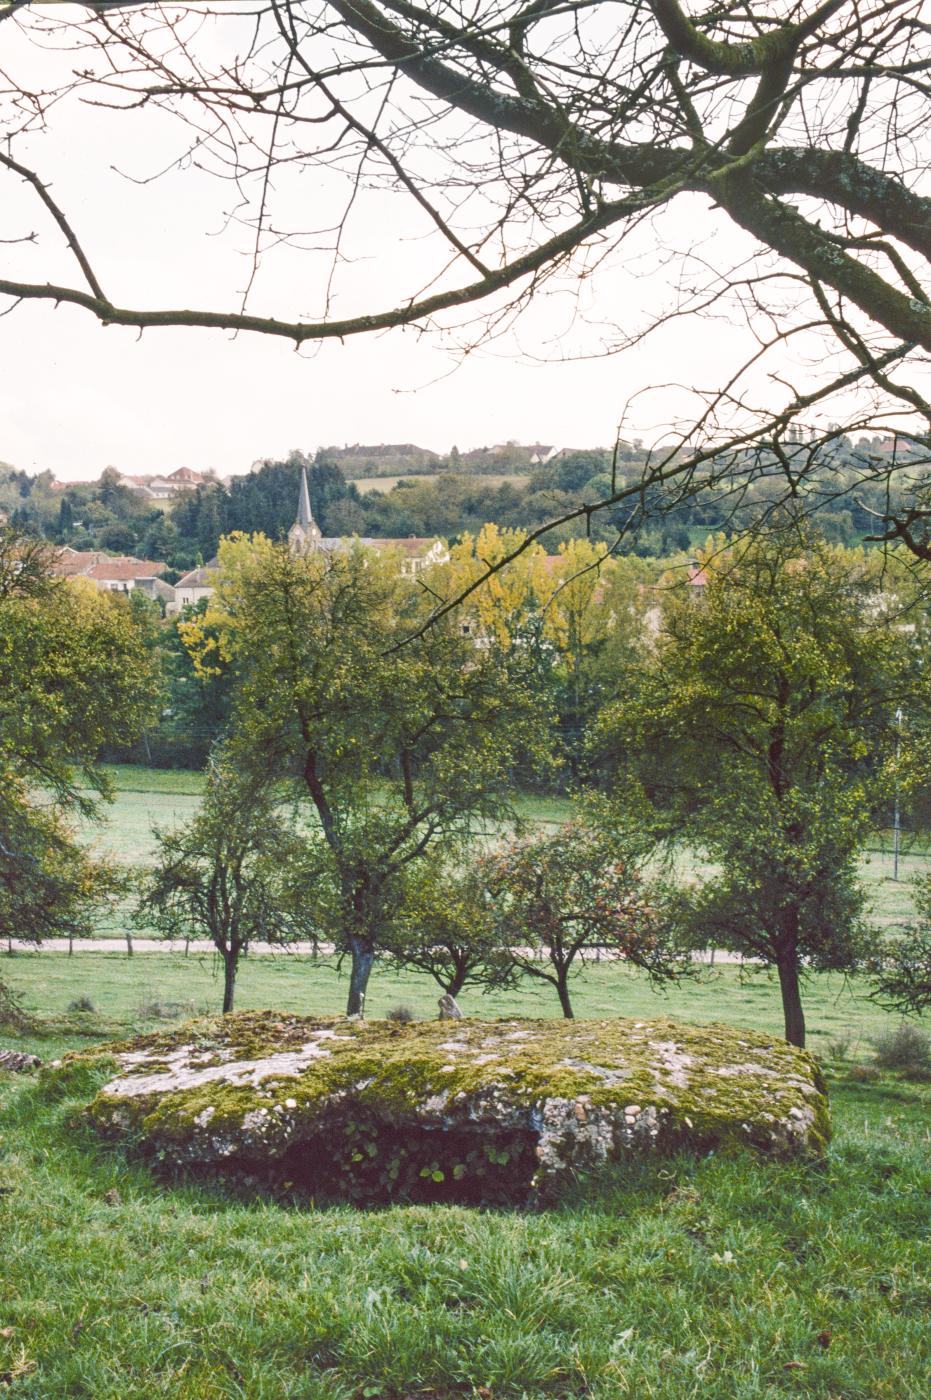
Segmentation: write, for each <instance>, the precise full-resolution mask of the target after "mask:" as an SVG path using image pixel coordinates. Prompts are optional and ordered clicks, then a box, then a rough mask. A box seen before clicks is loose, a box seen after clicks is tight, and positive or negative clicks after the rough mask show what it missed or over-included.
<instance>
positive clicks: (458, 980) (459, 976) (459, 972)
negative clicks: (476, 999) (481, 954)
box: [443, 963, 468, 998]
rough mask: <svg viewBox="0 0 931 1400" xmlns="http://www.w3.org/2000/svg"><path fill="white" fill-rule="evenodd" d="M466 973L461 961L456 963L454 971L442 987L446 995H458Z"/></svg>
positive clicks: (466, 969) (464, 981)
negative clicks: (446, 983)
mask: <svg viewBox="0 0 931 1400" xmlns="http://www.w3.org/2000/svg"><path fill="white" fill-rule="evenodd" d="M467 973H468V968H466V967H464V966H463V965H462V963H459V964H457V966H456V971H455V972H454V973H453V975H452V977H451V978H450V979H449V983H448V985H446V986H444V987H443V991H444V992H446V993H447V995H448V996H451V997H453V998H455V997H458V995H459V993H460V992H461V991H462V989H463V987H464V986H465V983H466V975H467Z"/></svg>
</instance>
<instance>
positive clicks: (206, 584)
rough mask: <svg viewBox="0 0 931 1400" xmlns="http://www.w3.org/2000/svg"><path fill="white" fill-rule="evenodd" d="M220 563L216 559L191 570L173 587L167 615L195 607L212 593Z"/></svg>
mask: <svg viewBox="0 0 931 1400" xmlns="http://www.w3.org/2000/svg"><path fill="white" fill-rule="evenodd" d="M219 566H220V561H219V560H218V559H216V558H213V559H211V560H209V562H208V563H206V564H201V565H199V566H198V568H196V569H191V570H190V571H189V572H188V573H186V574H185V575H184V576H183V577H182V578H179V579H178V582H177V583H176V584H175V586H174V599H173V601H172V603H171V605H170V607H169V608H168V609H167V611H168V612H169V613H176V612H180V611H181V609H182V608H190V607H196V606H197V604H198V603H199V602H200V601H201V599H203V598H209V597H210V595H211V593H212V592H213V580H214V578H215V577H216V571H217V569H218V568H219Z"/></svg>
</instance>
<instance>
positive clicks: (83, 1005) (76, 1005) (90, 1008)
mask: <svg viewBox="0 0 931 1400" xmlns="http://www.w3.org/2000/svg"><path fill="white" fill-rule="evenodd" d="M68 1010H69V1011H73V1012H80V1013H85V1014H88V1015H96V1014H97V1008H96V1006H95V1005H94V1003H93V1002H92V1001H91V999H90V997H84V996H81V997H75V998H74V1001H69V1002H68Z"/></svg>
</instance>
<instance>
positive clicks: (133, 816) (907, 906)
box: [83, 765, 931, 938]
mask: <svg viewBox="0 0 931 1400" xmlns="http://www.w3.org/2000/svg"><path fill="white" fill-rule="evenodd" d="M106 771H107V773H108V774H109V776H110V779H111V781H112V783H113V785H114V787H115V789H116V793H115V799H114V801H113V802H112V804H110V805H109V806H106V807H104V808H103V815H102V819H101V822H100V824H99V825H91V824H89V823H86V824H85V825H84V828H83V829H84V832H85V834H86V838H87V840H88V841H89V842H90V843H91V844H93V845H95V846H97V847H99V848H100V849H101V850H105V851H108V852H110V853H111V854H112V855H114V856H115V857H116V859H117V860H119V861H121V862H123V863H124V864H129V865H135V864H146V863H148V862H149V861H150V860H151V859H152V856H153V852H154V842H153V838H152V827H153V825H156V826H163V827H171V826H173V825H176V824H178V823H181V822H184V821H186V820H188V819H189V818H190V817H191V815H192V814H193V813H194V811H195V810H196V808H197V805H198V802H199V800H200V794H201V792H202V790H203V774H201V773H191V772H177V771H170V770H160V769H150V768H138V767H132V766H130V765H119V766H117V765H114V766H112V767H110V768H108V769H107V770H106ZM517 808H518V811H519V813H520V815H521V816H522V817H524V818H525V819H526V820H528V821H536V822H542V823H547V824H550V823H557V822H563V821H565V820H566V819H567V818H568V817H569V815H570V814H571V811H572V803H571V802H569V801H568V800H567V799H565V798H559V797H539V796H524V797H520V798H518V801H517ZM870 845H871V849H870V850H869V851H867V852H866V853H865V854H864V857H863V860H862V862H861V870H862V874H863V879H864V881H865V883H866V886H867V889H868V892H869V896H870V900H871V904H872V918H873V919H874V921H875V923H876V924H877V925H878V926H879V927H887V926H888V925H890V924H894V923H897V922H901V921H902V920H904V919H907V918H908V917H909V915H910V914H911V912H912V902H911V890H910V887H909V884H908V881H909V880H910V879H911V878H912V877H913V876H914V875H918V874H927V873H928V872H929V871H931V851H929V847H928V842H927V840H915V839H912V840H907V841H906V844H905V846H904V848H903V852H902V855H901V857H900V861H899V880H898V881H897V882H896V881H894V880H893V879H892V844H891V838H890V836H889V834H888V833H879V834H877V835H876V836H875V837H874V838H873V840H872V841H871V843H870ZM679 868H680V871H681V872H682V874H683V875H686V876H687V875H688V874H689V873H690V872H693V871H694V870H696V869H699V868H700V867H699V866H697V865H696V863H695V862H693V861H691V860H690V858H689V857H688V856H687V855H684V856H683V857H682V859H681V861H680V862H679ZM123 931H124V930H123V921H122V920H121V919H119V918H118V919H117V920H116V922H115V924H114V925H112V926H107V927H102V928H101V929H100V930H99V935H100V936H101V937H114V938H120V937H121V936H122V934H123Z"/></svg>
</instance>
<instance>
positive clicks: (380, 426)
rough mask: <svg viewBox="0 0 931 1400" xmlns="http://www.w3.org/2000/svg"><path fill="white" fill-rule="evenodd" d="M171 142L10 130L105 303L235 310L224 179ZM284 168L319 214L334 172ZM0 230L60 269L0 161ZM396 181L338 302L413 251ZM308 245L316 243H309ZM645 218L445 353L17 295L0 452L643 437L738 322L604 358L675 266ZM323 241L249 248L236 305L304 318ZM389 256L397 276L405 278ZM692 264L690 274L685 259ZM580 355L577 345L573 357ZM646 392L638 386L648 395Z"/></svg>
mask: <svg viewBox="0 0 931 1400" xmlns="http://www.w3.org/2000/svg"><path fill="white" fill-rule="evenodd" d="M67 61H68V60H67V57H66V56H62V55H58V54H55V53H44V54H40V53H37V51H36V50H35V49H26V48H24V46H23V43H22V38H21V35H20V34H19V31H18V30H17V26H16V24H15V23H8V24H4V25H3V26H2V27H0V62H2V65H3V68H4V70H5V71H7V72H10V73H12V74H13V75H14V77H15V78H17V79H18V80H19V81H21V82H23V83H27V84H28V83H29V82H33V83H38V82H40V81H41V79H42V77H43V76H44V75H45V74H46V73H47V72H52V71H54V70H55V67H56V65H58V64H61V63H64V62H67ZM181 149H182V133H180V132H178V131H174V130H173V129H172V128H171V127H170V126H168V125H166V122H165V121H164V120H162V119H160V118H158V117H156V115H155V114H154V113H130V114H127V115H123V116H118V117H114V114H113V113H110V112H103V111H100V110H94V109H92V108H84V109H78V108H75V107H72V108H71V109H69V110H68V112H67V119H66V120H63V119H62V115H61V113H59V114H58V115H57V116H56V114H55V113H53V117H52V123H51V129H50V132H49V134H48V135H46V136H38V137H36V138H35V139H33V140H31V141H30V142H28V143H21V144H19V145H18V146H17V147H16V154H17V155H18V156H19V158H20V159H23V158H25V157H28V158H29V159H30V160H31V161H33V162H34V164H35V168H36V169H38V170H39V172H40V173H41V175H42V178H43V179H45V180H49V181H51V183H52V189H53V193H54V195H55V197H56V198H57V199H58V201H59V202H60V203H61V204H62V205H63V206H64V208H65V209H66V210H67V212H68V214H69V217H70V218H71V220H72V222H73V224H74V226H75V228H76V229H77V231H78V234H79V237H80V238H81V240H82V242H83V244H84V246H85V249H86V251H87V252H88V254H89V256H90V259H91V261H92V263H93V264H94V267H95V270H96V271H97V274H98V276H99V277H100V279H101V281H102V282H103V285H104V288H105V290H106V292H107V294H108V295H109V296H110V298H111V299H112V300H113V301H115V302H116V303H117V304H123V305H130V306H142V307H152V306H185V305H186V306H196V307H204V308H213V309H224V310H230V309H238V295H237V294H238V293H239V292H241V290H242V288H243V285H244V282H245V279H246V277H247V275H248V265H249V264H248V258H247V257H246V256H245V253H246V249H247V243H248V240H247V237H246V234H245V232H244V231H242V230H240V231H237V230H235V229H234V230H233V231H232V234H229V232H228V233H227V234H226V235H224V234H223V233H222V232H221V226H222V212H223V210H224V208H226V207H227V206H228V205H229V203H230V202H231V194H230V190H229V187H228V186H227V187H223V186H220V185H218V183H217V182H216V181H213V180H211V179H210V178H208V177H207V176H205V175H203V174H202V173H201V172H200V171H198V170H197V169H195V168H190V167H189V168H185V169H181V170H177V169H175V170H170V171H169V173H168V174H166V175H165V176H164V178H162V179H160V180H158V181H156V182H153V183H149V184H146V185H144V186H143V185H139V184H134V183H132V182H130V181H127V180H126V179H124V178H122V176H121V175H120V174H118V173H116V172H117V171H125V172H129V173H130V174H132V175H133V176H134V177H136V178H137V179H138V178H143V177H146V176H148V175H150V174H151V173H153V172H154V171H155V170H157V169H159V168H161V167H163V166H164V165H165V164H166V162H168V161H170V159H171V158H172V156H174V155H175V154H177V153H178V152H179V151H180V150H181ZM286 178H287V177H282V186H281V190H280V195H279V198H280V200H281V201H282V204H283V206H284V207H285V209H289V210H290V212H291V213H292V215H293V218H294V220H295V221H296V222H298V223H303V224H304V225H305V226H307V225H308V224H313V223H316V224H317V225H322V224H324V223H326V222H328V221H331V220H332V217H333V210H334V209H336V208H337V206H338V203H339V201H340V199H341V198H342V194H343V191H342V189H341V188H340V185H339V182H338V181H337V180H336V179H335V177H325V176H320V177H318V176H313V175H310V176H308V175H306V174H305V175H302V176H300V178H297V177H295V178H294V179H293V181H292V184H291V185H290V186H288V185H287V184H285V183H284V180H285V179H286ZM0 187H2V196H3V206H2V207H3V209H4V216H3V228H2V229H0V233H2V235H3V236H4V237H7V238H9V237H10V236H18V235H21V234H23V233H25V232H31V231H33V230H34V231H35V232H36V233H37V234H38V238H37V241H36V243H35V244H32V243H30V244H27V245H23V246H19V247H12V248H9V247H5V248H4V249H3V255H4V256H3V259H2V261H3V263H4V265H8V266H10V267H13V268H15V269H16V271H15V272H14V273H11V274H9V275H19V276H23V277H27V278H29V279H30V280H35V281H43V282H44V281H63V282H67V283H69V284H71V285H79V276H78V275H77V274H76V271H75V268H74V265H73V262H72V261H71V260H70V258H69V255H68V253H67V249H66V248H65V246H64V241H63V239H62V237H61V235H60V234H59V233H58V231H57V230H56V229H55V228H54V227H53V226H52V225H51V223H50V220H49V219H48V216H47V215H45V214H44V212H43V211H42V210H41V208H39V207H38V206H37V203H36V200H35V197H34V195H32V194H31V193H30V192H29V191H28V190H26V189H25V188H24V187H23V185H22V182H20V181H18V180H17V178H16V177H15V176H13V175H10V174H9V173H5V172H4V173H3V174H2V176H0ZM408 211H409V202H408V201H407V200H406V198H402V197H400V196H399V197H395V196H392V195H391V194H390V193H387V192H385V193H381V194H377V195H371V196H369V197H368V199H367V203H366V204H365V205H364V207H363V217H362V218H361V219H360V221H359V222H358V223H357V225H356V232H355V234H354V242H353V243H352V245H351V252H352V256H353V261H352V262H351V263H350V264H349V265H348V266H347V267H346V268H344V270H343V282H342V284H341V285H342V287H343V289H344V293H343V300H342V301H340V302H338V303H337V312H338V313H339V314H347V313H348V312H352V311H354V310H363V309H365V310H374V311H377V310H382V309H384V308H386V307H387V306H390V305H393V304H395V301H396V298H395V295H394V293H395V289H396V287H399V286H402V285H408V286H410V285H411V278H412V277H413V278H414V279H415V281H414V286H416V276H417V273H418V270H419V264H420V261H421V260H422V259H424V258H425V257H426V255H427V253H428V252H429V247H428V245H427V244H426V243H425V241H424V239H425V231H424V229H423V226H422V224H421V223H420V222H419V216H412V215H411V214H410V213H409V212H408ZM663 219H664V224H663V229H664V231H665V235H668V236H669V237H671V238H673V239H674V240H675V241H676V242H677V243H678V245H679V246H680V247H686V246H693V247H694V248H695V250H696V253H697V255H698V257H699V259H704V260H705V261H706V262H708V263H714V264H717V265H719V266H720V265H723V264H724V262H725V261H727V260H729V259H731V258H735V257H739V256H740V255H741V253H743V252H746V251H748V250H749V247H750V245H749V243H746V242H744V241H742V235H738V234H737V233H735V232H734V231H733V230H729V228H728V226H727V225H725V224H724V223H723V222H722V221H721V220H720V219H719V218H717V217H716V216H714V215H713V214H712V213H711V211H710V210H709V209H708V208H707V206H706V204H705V203H704V202H702V201H699V200H697V199H695V198H690V199H689V200H688V201H683V202H682V203H681V204H680V205H677V206H676V207H675V208H674V209H673V210H672V211H671V212H670V213H667V214H666V215H664V216H663ZM323 241H326V240H323ZM658 241H659V240H658V234H657V231H656V230H655V229H653V228H651V227H650V226H649V225H645V226H644V227H643V228H642V229H641V230H640V232H639V234H638V235H637V238H636V240H635V242H634V243H633V245H632V248H631V254H632V256H629V257H628V258H627V260H625V263H624V265H623V266H620V265H619V266H616V267H614V268H613V269H611V268H608V269H604V270H602V271H601V272H600V273H599V274H598V276H597V277H596V278H595V279H593V280H592V281H591V282H590V283H586V284H585V285H584V286H583V287H582V289H581V295H580V298H579V299H578V300H577V295H578V287H577V286H576V285H574V284H572V285H570V284H569V283H568V282H567V283H564V284H563V285H562V286H561V287H559V288H557V289H556V290H555V292H554V294H553V295H552V296H550V297H549V298H547V299H545V300H544V301H541V302H540V303H539V304H536V305H535V306H534V307H532V308H531V310H530V311H529V312H528V313H527V314H525V316H524V317H523V318H522V319H521V321H520V323H519V327H518V330H517V332H516V333H514V334H510V335H508V336H506V337H505V338H504V339H502V340H498V341H495V342H493V343H491V344H487V345H484V346H482V347H479V348H477V349H474V350H472V351H471V352H470V353H469V354H468V355H467V356H465V357H462V356H461V355H457V354H455V353H453V351H452V348H451V342H450V343H446V344H444V343H443V341H442V340H441V339H440V338H439V337H437V336H432V337H430V336H421V335H419V334H418V333H417V332H415V331H413V330H407V331H394V332H389V333H385V334H384V335H381V336H379V337H378V338H372V339H363V338H357V339H355V340H352V341H349V342H347V343H346V344H337V343H326V344H324V345H323V346H322V347H320V348H317V349H316V350H315V349H312V348H305V350H303V351H302V352H301V353H300V354H297V353H295V351H294V350H293V348H291V347H289V346H288V345H287V344H286V343H284V342H276V341H273V340H271V339H268V338H264V337H259V336H255V335H252V336H249V335H242V336H240V337H239V338H238V339H233V338H231V337H230V336H229V335H226V334H224V333H219V332H207V331H201V330H148V331H146V332H145V334H144V335H143V336H141V337H140V336H139V335H138V334H137V333H136V332H135V331H130V330H126V329H122V328H115V327H111V328H104V327H101V326H100V325H99V324H98V323H97V321H96V320H94V319H93V318H92V317H91V316H90V315H89V314H88V313H87V312H83V311H81V310H79V309H76V308H68V307H66V308H62V309H57V310H56V309H54V308H53V307H52V306H51V305H48V304H40V303H33V304H27V305H23V306H20V307H18V308H16V309H14V310H13V311H11V313H10V314H9V315H6V316H4V317H3V318H2V319H0V356H2V365H3V374H2V376H0V460H5V461H8V462H10V463H13V464H14V465H16V466H19V467H23V468H25V469H27V470H29V471H38V470H42V469H45V468H49V469H51V470H52V471H54V472H55V473H56V475H57V476H59V477H60V478H61V479H64V480H75V479H81V478H84V477H89V476H96V475H97V474H98V473H99V472H100V471H101V470H102V468H103V467H105V466H107V465H111V464H112V465H114V466H116V467H118V468H120V469H121V470H124V471H135V472H166V471H171V470H173V469H174V468H176V467H179V466H188V467H193V468H196V469H199V470H203V469H206V468H214V469H215V470H217V471H218V472H219V473H221V474H223V475H225V474H227V473H229V472H242V471H246V470H248V468H249V467H250V465H251V464H252V462H253V461H255V460H256V459H257V458H260V457H266V456H276V455H281V454H284V453H286V452H287V451H288V450H289V449H290V448H293V447H300V448H303V449H305V450H308V449H313V448H315V447H317V446H321V445H325V444H342V443H354V442H367V443H375V442H415V443H418V444H420V445H422V446H425V447H429V448H433V449H435V450H438V451H442V452H445V451H448V449H449V448H450V447H451V446H452V445H453V444H456V445H458V446H459V447H460V448H461V449H466V448H470V447H474V446H482V445H487V444H492V443H495V442H501V441H504V440H506V439H508V438H514V439H517V440H518V441H522V442H536V441H539V442H544V443H554V444H558V445H573V446H585V445H596V444H601V445H604V444H609V443H610V442H612V441H613V439H614V436H615V433H616V431H617V429H618V425H619V423H620V421H621V419H622V416H624V415H625V403H626V402H627V400H628V398H629V397H630V395H631V394H632V393H634V392H635V391H636V392H637V394H638V397H637V399H636V401H635V403H634V404H633V406H632V407H631V408H629V409H628V410H627V412H626V416H624V426H623V428H622V432H623V435H624V436H627V437H634V436H641V437H643V438H645V439H646V441H648V442H652V441H656V440H657V438H659V437H662V436H663V434H664V430H665V428H666V426H667V425H669V424H671V423H673V422H674V421H675V420H677V419H679V418H681V417H682V416H683V415H685V414H687V413H688V412H689V410H690V409H691V408H693V407H694V404H693V401H692V399H691V398H690V396H689V395H688V394H687V393H685V392H683V391H682V390H681V389H677V388H673V387H667V386H671V385H675V384H679V385H686V386H693V385H696V386H704V385H709V384H712V383H715V382H716V381H721V380H722V379H724V378H726V377H727V375H728V374H729V372H730V368H731V367H732V365H733V362H734V361H733V354H734V352H735V348H736V345H737V343H738V341H741V340H742V335H741V334H739V333H738V332H737V331H736V330H734V329H733V328H732V327H731V326H729V325H728V324H727V322H726V321H725V320H723V319H719V320H715V321H711V322H704V323H701V324H695V323H687V322H674V323H673V324H671V325H670V326H668V327H666V328H664V329H663V330H662V331H661V332H660V333H659V334H658V335H656V336H655V337H654V338H652V339H651V340H649V341H648V342H647V343H646V344H645V345H643V346H640V347H638V348H635V349H632V350H629V351H627V352H625V353H624V354H623V355H617V356H613V355H602V354H599V353H598V352H600V351H602V350H603V349H604V348H605V346H606V344H611V343H613V341H614V340H615V339H616V337H617V331H616V330H615V329H614V328H613V327H614V326H618V325H619V326H621V327H623V328H624V329H625V330H627V331H631V330H633V329H635V328H636V327H637V326H638V325H640V324H642V323H643V321H644V320H645V319H646V317H647V316H648V315H649V313H650V310H651V309H652V308H655V307H656V306H658V305H660V304H663V303H668V302H669V301H670V299H671V296H672V288H671V282H670V278H671V276H672V275H673V271H674V269H673V267H670V266H668V265H664V263H663V260H662V258H661V256H660V255H659V254H658V252H657V244H658ZM324 273H325V263H324V260H323V258H322V256H320V255H317V254H314V253H313V252H298V251H295V250H288V249H286V250H284V251H281V250H279V252H278V254H276V255H269V256H266V257H265V258H264V259H263V263H262V268H261V273H260V276H259V278H258V280H257V282H256V285H255V288H254V291H253V294H252V297H251V300H250V309H251V310H253V311H255V312H260V313H263V312H264V313H267V314H273V315H279V316H283V317H286V318H289V319H296V318H297V317H298V316H300V315H302V314H304V315H306V314H315V312H316V308H317V304H318V301H319V296H320V286H321V278H322V277H323V276H324ZM405 273H406V274H407V281H406V282H405ZM695 275H696V276H698V275H704V274H703V273H701V270H700V263H699V262H697V263H696V264H695ZM580 350H584V351H588V352H593V357H591V358H586V359H584V360H581V361H572V360H567V359H566V358H565V357H567V356H572V355H574V354H575V353H576V352H578V351H580ZM651 390H652V392H650V391H651Z"/></svg>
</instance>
